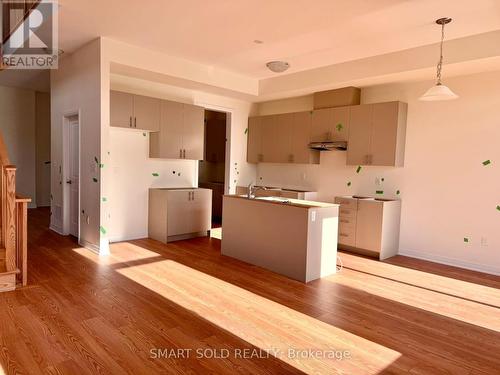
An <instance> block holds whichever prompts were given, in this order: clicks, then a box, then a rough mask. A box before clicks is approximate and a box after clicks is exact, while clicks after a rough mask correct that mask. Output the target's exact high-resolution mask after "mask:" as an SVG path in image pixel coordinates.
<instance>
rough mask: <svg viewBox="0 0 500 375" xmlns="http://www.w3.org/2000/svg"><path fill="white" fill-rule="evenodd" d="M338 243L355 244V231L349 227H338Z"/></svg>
mask: <svg viewBox="0 0 500 375" xmlns="http://www.w3.org/2000/svg"><path fill="white" fill-rule="evenodd" d="M339 244H341V245H347V246H352V247H354V246H356V231H355V230H353V229H351V228H343V227H341V228H340V229H339Z"/></svg>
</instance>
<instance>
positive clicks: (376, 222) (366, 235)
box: [356, 200, 384, 252]
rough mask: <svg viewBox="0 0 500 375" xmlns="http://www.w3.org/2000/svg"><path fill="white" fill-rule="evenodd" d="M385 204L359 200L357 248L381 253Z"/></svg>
mask: <svg viewBox="0 0 500 375" xmlns="http://www.w3.org/2000/svg"><path fill="white" fill-rule="evenodd" d="M383 210H384V204H383V202H378V201H374V200H359V202H358V212H357V216H356V247H357V248H360V249H364V250H370V251H374V252H380V250H381V246H382V217H383Z"/></svg>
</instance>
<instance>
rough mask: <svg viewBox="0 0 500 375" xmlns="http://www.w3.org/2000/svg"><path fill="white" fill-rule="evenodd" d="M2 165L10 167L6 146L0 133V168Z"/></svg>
mask: <svg viewBox="0 0 500 375" xmlns="http://www.w3.org/2000/svg"><path fill="white" fill-rule="evenodd" d="M3 165H10V159H9V153H8V151H7V146H6V145H5V141H4V140H3V136H2V132H0V166H3Z"/></svg>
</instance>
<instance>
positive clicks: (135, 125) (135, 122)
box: [134, 117, 137, 128]
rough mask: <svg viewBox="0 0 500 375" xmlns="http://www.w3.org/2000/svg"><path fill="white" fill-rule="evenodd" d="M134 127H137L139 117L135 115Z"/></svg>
mask: <svg viewBox="0 0 500 375" xmlns="http://www.w3.org/2000/svg"><path fill="white" fill-rule="evenodd" d="M134 128H137V117H134Z"/></svg>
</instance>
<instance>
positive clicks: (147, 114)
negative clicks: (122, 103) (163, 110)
mask: <svg viewBox="0 0 500 375" xmlns="http://www.w3.org/2000/svg"><path fill="white" fill-rule="evenodd" d="M160 103H161V100H160V99H156V98H149V97H147V96H140V95H134V128H136V129H141V130H149V131H152V132H157V131H160Z"/></svg>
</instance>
